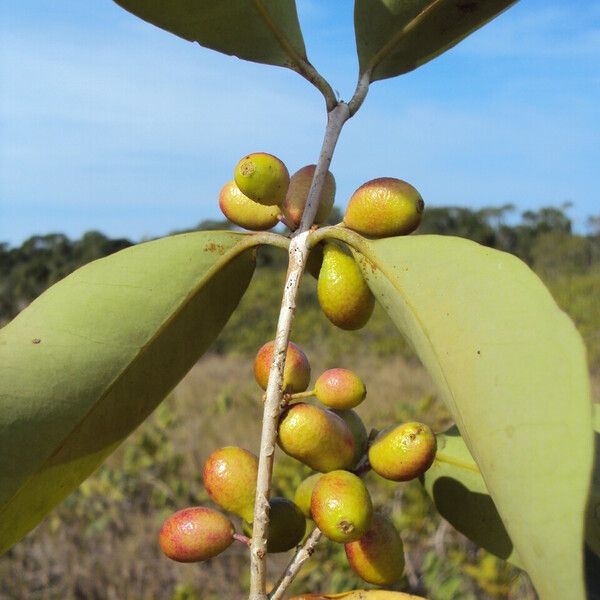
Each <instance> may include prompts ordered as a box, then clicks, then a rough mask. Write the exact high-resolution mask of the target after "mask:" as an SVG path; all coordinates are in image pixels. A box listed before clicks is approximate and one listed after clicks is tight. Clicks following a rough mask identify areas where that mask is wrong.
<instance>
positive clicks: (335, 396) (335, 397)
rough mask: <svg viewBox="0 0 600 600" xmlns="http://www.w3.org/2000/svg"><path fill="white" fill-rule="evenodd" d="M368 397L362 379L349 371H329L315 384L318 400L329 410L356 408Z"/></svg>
mask: <svg viewBox="0 0 600 600" xmlns="http://www.w3.org/2000/svg"><path fill="white" fill-rule="evenodd" d="M366 395H367V388H366V387H365V384H364V383H363V382H362V379H361V378H360V377H359V376H358V375H357V374H356V373H354V372H352V371H349V370H348V369H341V368H336V369H329V370H327V371H325V372H324V373H322V374H321V375H320V376H319V378H318V379H317V381H316V382H315V396H316V397H317V400H318V401H319V402H321V403H322V404H324V405H325V406H328V407H329V408H336V409H341V410H343V409H347V408H354V407H356V406H358V405H359V404H360V403H361V402H362V401H363V400H364V399H365V396H366Z"/></svg>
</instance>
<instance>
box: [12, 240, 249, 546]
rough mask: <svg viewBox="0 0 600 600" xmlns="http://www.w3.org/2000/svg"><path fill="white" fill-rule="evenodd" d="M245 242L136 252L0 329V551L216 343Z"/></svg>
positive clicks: (77, 275) (240, 288)
mask: <svg viewBox="0 0 600 600" xmlns="http://www.w3.org/2000/svg"><path fill="white" fill-rule="evenodd" d="M248 240H249V238H248V237H246V236H242V235H241V234H235V233H231V232H199V233H190V234H183V235H179V236H173V237H168V238H163V239H160V240H157V241H153V242H148V243H145V244H139V245H137V246H134V247H131V248H128V249H126V250H123V251H121V252H118V253H117V254H114V255H112V256H109V257H107V258H103V259H101V260H97V261H95V262H92V263H90V264H88V265H86V266H84V267H82V268H81V269H79V270H77V271H75V272H74V273H73V274H71V275H70V276H68V277H66V278H65V279H63V280H62V281H60V282H59V283H57V284H56V285H54V286H52V287H51V288H50V289H48V290H47V291H46V292H45V293H44V294H42V295H41V296H40V297H39V298H38V299H37V300H35V301H34V302H33V303H32V304H31V305H30V306H29V307H27V308H26V309H25V310H23V311H22V312H21V313H20V314H19V315H18V316H17V317H16V318H15V319H14V320H13V321H12V322H11V323H9V324H8V325H6V326H5V327H4V328H3V329H1V330H0V552H3V551H5V550H6V549H7V548H9V547H10V546H11V545H12V544H13V543H15V542H16V541H17V540H19V539H20V538H21V537H22V536H23V535H24V534H25V533H27V532H28V531H29V530H30V529H31V528H32V527H34V526H35V525H36V524H37V523H38V522H39V521H40V520H41V519H42V518H43V517H44V516H45V515H46V514H47V513H48V511H49V510H50V509H51V508H52V507H53V506H54V505H55V504H56V503H57V502H59V501H60V500H61V499H62V498H64V497H65V496H66V495H67V494H68V493H69V492H70V491H71V490H73V489H74V488H75V487H76V486H77V485H78V484H79V483H80V482H81V481H82V480H83V479H85V478H86V477H87V476H88V475H89V474H90V473H91V472H92V471H93V470H94V469H95V468H96V467H97V466H98V465H99V464H100V463H101V462H102V460H103V459H104V458H105V457H106V456H107V455H108V454H110V452H111V451H112V450H113V449H114V448H115V447H116V446H117V445H118V444H119V443H120V442H121V441H122V440H123V439H124V438H125V437H126V436H127V435H128V434H129V433H130V432H131V431H132V430H133V429H134V428H135V427H136V426H137V425H138V424H139V423H141V421H142V420H143V419H144V418H145V417H146V416H147V415H148V414H149V413H150V412H151V411H152V410H153V409H154V408H155V407H156V406H157V404H158V403H159V402H160V401H161V400H162V399H163V398H164V397H165V396H166V395H167V394H168V392H169V391H170V390H171V389H172V388H173V387H174V386H175V385H176V383H177V382H178V381H179V380H180V379H181V378H182V377H183V375H184V374H185V373H186V372H187V371H188V370H189V369H190V368H191V366H192V365H193V363H194V362H195V361H196V360H197V359H198V357H199V356H200V355H201V354H202V353H203V352H204V351H205V350H206V349H207V348H208V346H209V345H210V343H211V342H212V341H213V340H214V339H215V338H216V336H217V335H218V333H219V332H220V330H221V328H222V327H223V326H224V325H225V323H226V321H227V319H228V318H229V316H230V314H231V313H232V311H233V310H234V309H235V307H236V306H237V303H238V301H239V299H240V298H241V296H242V294H243V293H244V291H245V289H246V287H247V285H248V283H249V281H250V279H251V277H252V273H253V271H254V251H253V250H252V249H251V248H250V245H249V244H248Z"/></svg>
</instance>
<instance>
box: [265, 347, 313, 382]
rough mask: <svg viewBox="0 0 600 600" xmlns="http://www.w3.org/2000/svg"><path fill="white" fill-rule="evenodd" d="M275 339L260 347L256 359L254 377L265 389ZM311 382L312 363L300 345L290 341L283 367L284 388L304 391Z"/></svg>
mask: <svg viewBox="0 0 600 600" xmlns="http://www.w3.org/2000/svg"><path fill="white" fill-rule="evenodd" d="M274 345H275V342H274V341H271V342H267V343H266V344H264V346H262V347H261V348H260V350H259V351H258V352H257V354H256V358H255V359H254V377H255V378H256V382H257V383H258V385H259V386H260V387H261V388H262V389H263V390H266V389H267V384H268V382H269V371H270V369H271V361H272V360H273V347H274ZM309 383H310V363H309V362H308V358H306V354H304V352H303V351H302V349H301V348H300V346H298V345H296V344H294V343H293V342H289V343H288V349H287V354H286V357H285V367H284V369H283V389H284V391H286V392H288V393H296V392H304V391H305V390H306V389H307V388H308V384H309Z"/></svg>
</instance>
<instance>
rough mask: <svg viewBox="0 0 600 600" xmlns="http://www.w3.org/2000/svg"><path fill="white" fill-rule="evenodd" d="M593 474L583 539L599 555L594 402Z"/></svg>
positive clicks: (597, 411)
mask: <svg viewBox="0 0 600 600" xmlns="http://www.w3.org/2000/svg"><path fill="white" fill-rule="evenodd" d="M593 418H594V448H595V457H594V475H593V477H592V485H591V488H590V498H589V502H588V508H587V519H586V528H585V540H586V542H587V543H588V546H589V547H590V548H591V549H592V550H593V551H594V552H595V553H596V555H597V556H600V404H594V417H593Z"/></svg>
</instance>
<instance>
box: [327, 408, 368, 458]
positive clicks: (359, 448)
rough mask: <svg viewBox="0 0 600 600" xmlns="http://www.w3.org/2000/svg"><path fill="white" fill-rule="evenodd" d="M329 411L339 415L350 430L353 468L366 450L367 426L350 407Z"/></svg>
mask: <svg viewBox="0 0 600 600" xmlns="http://www.w3.org/2000/svg"><path fill="white" fill-rule="evenodd" d="M331 411H332V412H333V413H335V414H336V415H337V416H338V417H341V418H342V419H343V420H344V422H345V423H346V425H348V428H349V429H350V431H351V432H352V437H353V438H354V444H355V446H356V450H355V452H354V460H353V461H352V465H351V467H352V468H353V469H355V468H356V467H357V465H358V463H359V462H360V459H361V458H362V457H363V456H364V455H365V454H366V452H367V447H368V445H369V434H368V433H367V428H366V427H365V424H364V423H363V422H362V419H361V418H360V417H359V415H358V413H357V412H356V411H354V410H352V409H351V408H349V409H347V410H335V409H331Z"/></svg>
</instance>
